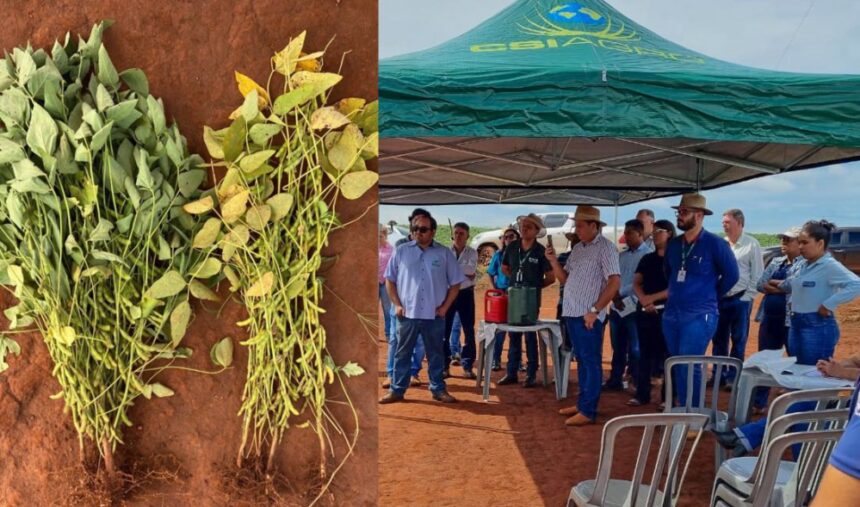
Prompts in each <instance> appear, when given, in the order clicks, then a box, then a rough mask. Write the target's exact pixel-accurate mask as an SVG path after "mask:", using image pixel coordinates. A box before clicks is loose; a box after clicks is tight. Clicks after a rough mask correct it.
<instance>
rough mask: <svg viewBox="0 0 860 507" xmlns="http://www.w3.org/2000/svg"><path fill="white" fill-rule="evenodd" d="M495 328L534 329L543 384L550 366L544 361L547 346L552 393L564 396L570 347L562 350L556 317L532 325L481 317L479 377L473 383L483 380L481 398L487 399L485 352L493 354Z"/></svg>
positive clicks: (547, 378) (488, 392) (487, 362)
mask: <svg viewBox="0 0 860 507" xmlns="http://www.w3.org/2000/svg"><path fill="white" fill-rule="evenodd" d="M497 331H507V332H514V333H537V335H538V337H540V340H539V341H538V345H539V346H540V357H541V367H542V368H543V385H547V384H549V371H548V370H549V369H548V368H547V367H546V364H547V360H546V359H547V357H546V356H547V355H546V352H547V348H549V350H550V353H551V354H552V366H553V379H554V380H555V396H556V398H557V399H559V400H560V399H563V398H566V397H567V383H568V379H569V377H570V355H571V354H570V350H565V349H564V348H563V347H562V345H563V340H562V335H561V325H560V324H559V321H558V320H549V319H548V320H539V321H538V322H537V323H536V324H534V325H531V326H513V325H509V324H498V323H495V322H486V321H483V320H482V321H481V322H480V323H479V326H478V334H477V336H476V337H475V338H476V340H477V342H478V343H477V344H476V345H477V347H478V379H477V382H476V386H477V387H478V388H479V389H480V388H481V387H482V384H483V395H484V401H488V400H489V399H490V361H487V357H488V355H489V356H490V357H491V356H492V354H493V344H494V343H495V341H496V332H497Z"/></svg>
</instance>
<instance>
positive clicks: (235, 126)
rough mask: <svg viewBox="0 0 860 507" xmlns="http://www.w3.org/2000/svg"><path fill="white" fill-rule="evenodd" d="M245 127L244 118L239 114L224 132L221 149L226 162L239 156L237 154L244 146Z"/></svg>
mask: <svg viewBox="0 0 860 507" xmlns="http://www.w3.org/2000/svg"><path fill="white" fill-rule="evenodd" d="M245 128H246V124H245V118H244V117H242V116H239V117H238V118H236V119H235V120H233V123H232V124H230V128H228V129H227V132H226V133H225V134H224V143H223V145H222V149H223V150H224V159H225V160H227V161H228V162H233V161H235V160H236V159H237V158H239V154H241V153H242V150H243V149H244V148H245Z"/></svg>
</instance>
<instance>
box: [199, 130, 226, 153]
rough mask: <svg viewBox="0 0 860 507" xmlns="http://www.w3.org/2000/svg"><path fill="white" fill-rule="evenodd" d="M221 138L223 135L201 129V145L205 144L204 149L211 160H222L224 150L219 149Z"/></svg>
mask: <svg viewBox="0 0 860 507" xmlns="http://www.w3.org/2000/svg"><path fill="white" fill-rule="evenodd" d="M223 138H224V135H223V133H222V134H221V135H219V134H218V133H217V132H215V131H214V130H212V129H211V128H209V127H203V143H205V144H206V149H207V150H208V151H209V156H211V157H212V158H215V159H223V158H224V149H223V148H221V141H222V139H223Z"/></svg>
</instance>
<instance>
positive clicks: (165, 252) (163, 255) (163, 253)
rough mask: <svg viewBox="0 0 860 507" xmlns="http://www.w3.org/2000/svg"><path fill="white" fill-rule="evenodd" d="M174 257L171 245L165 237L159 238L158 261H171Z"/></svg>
mask: <svg viewBox="0 0 860 507" xmlns="http://www.w3.org/2000/svg"><path fill="white" fill-rule="evenodd" d="M172 257H173V252H171V250H170V244H168V243H167V240H166V239H164V237H163V236H158V260H160V261H169V260H170V259H171V258H172Z"/></svg>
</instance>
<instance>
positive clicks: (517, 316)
mask: <svg viewBox="0 0 860 507" xmlns="http://www.w3.org/2000/svg"><path fill="white" fill-rule="evenodd" d="M538 290H539V289H538V288H537V287H526V286H524V285H523V284H522V271H517V280H516V282H515V283H514V285H513V286H512V287H510V288H508V324H511V325H514V326H531V325H532V324H536V323H537V320H538V313H539V310H540V308H538V301H539V296H538V294H539V293H538Z"/></svg>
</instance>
